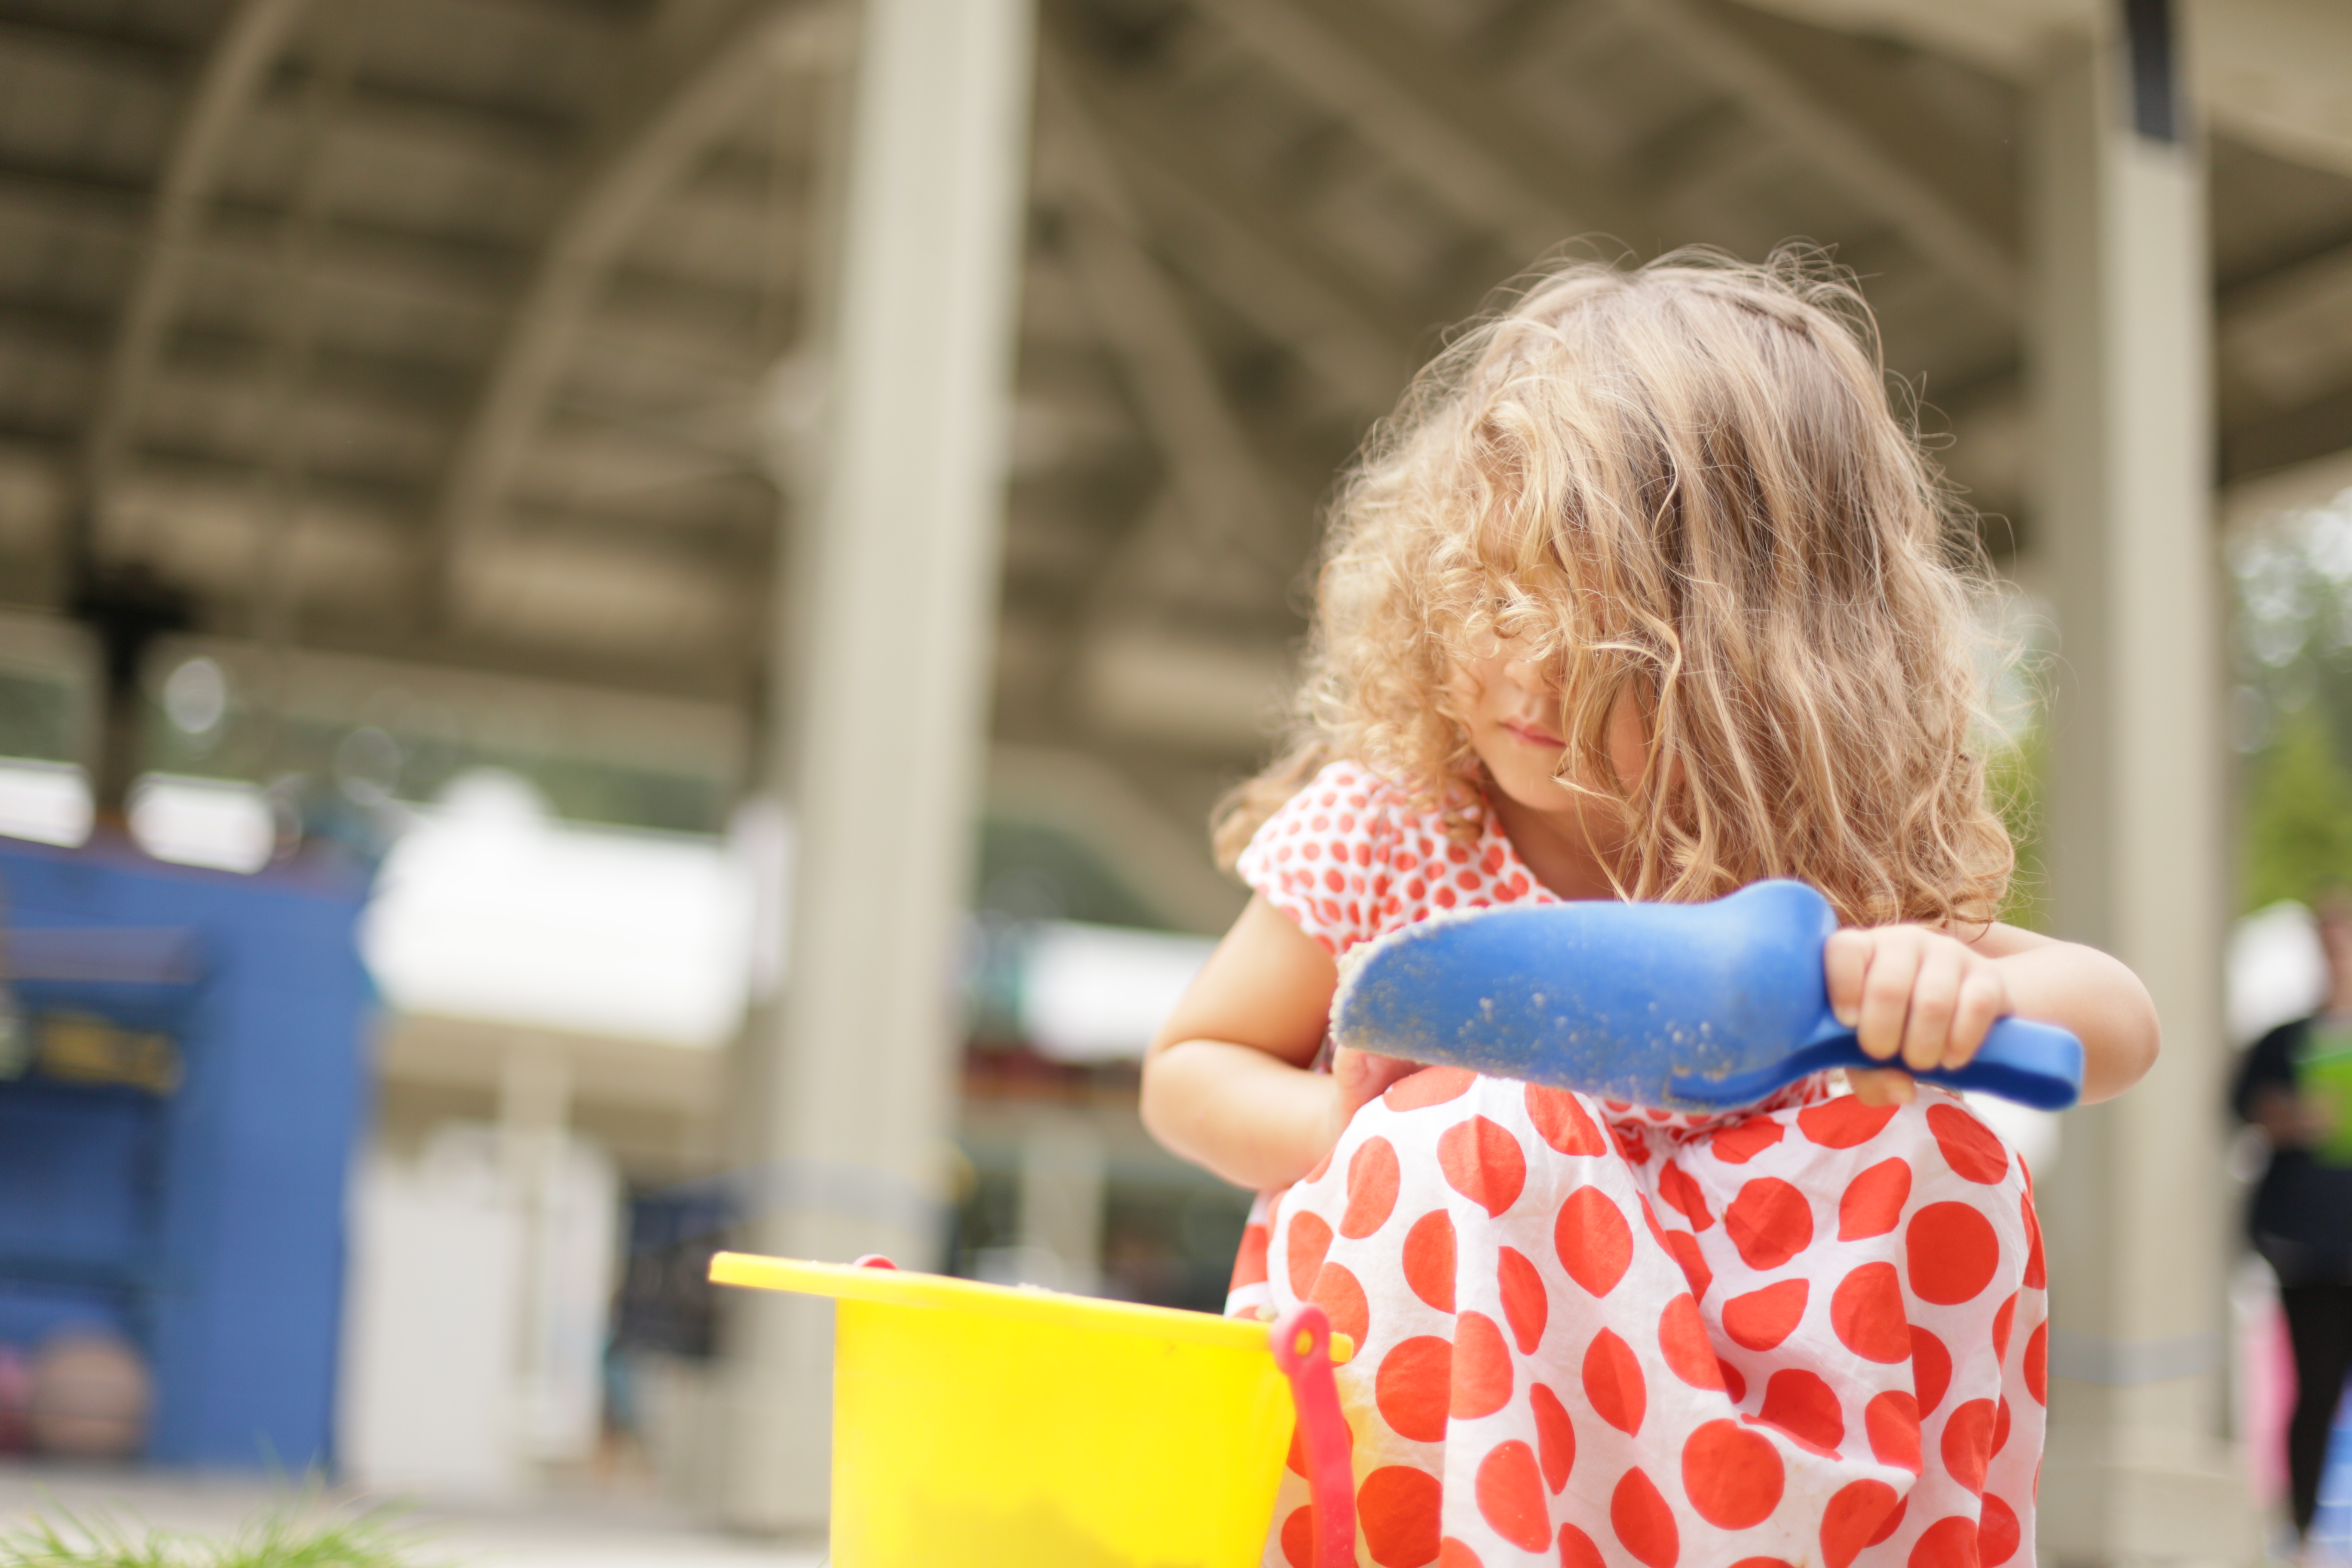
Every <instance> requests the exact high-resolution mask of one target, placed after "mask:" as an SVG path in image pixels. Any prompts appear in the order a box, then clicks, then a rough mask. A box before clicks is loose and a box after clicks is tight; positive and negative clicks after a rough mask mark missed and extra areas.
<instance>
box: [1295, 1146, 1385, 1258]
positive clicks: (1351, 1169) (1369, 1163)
mask: <svg viewBox="0 0 2352 1568" xmlns="http://www.w3.org/2000/svg"><path fill="white" fill-rule="evenodd" d="M1310 1179H1311V1178H1310ZM1402 1179H1403V1173H1402V1169H1401V1168H1400V1167H1399V1166H1398V1164H1397V1152H1396V1145H1395V1144H1393V1143H1391V1142H1389V1141H1388V1140H1387V1139H1385V1138H1367V1139H1365V1140H1364V1141H1363V1142H1361V1143H1360V1144H1358V1145H1357V1146H1356V1153H1355V1157H1354V1158H1353V1159H1351V1160H1349V1162H1348V1209H1347V1212H1346V1213H1345V1214H1343V1215H1340V1216H1339V1234H1340V1235H1341V1236H1344V1237H1348V1238H1349V1240H1351V1241H1354V1240H1360V1239H1362V1238H1363V1237H1368V1236H1370V1235H1371V1234H1372V1232H1374V1231H1376V1230H1378V1229H1380V1228H1381V1226H1383V1225H1386V1224H1387V1223H1388V1218H1389V1215H1390V1213H1391V1211H1393V1210H1394V1209H1395V1207H1396V1201H1397V1185H1398V1184H1399V1183H1400V1182H1401V1181H1402Z"/></svg>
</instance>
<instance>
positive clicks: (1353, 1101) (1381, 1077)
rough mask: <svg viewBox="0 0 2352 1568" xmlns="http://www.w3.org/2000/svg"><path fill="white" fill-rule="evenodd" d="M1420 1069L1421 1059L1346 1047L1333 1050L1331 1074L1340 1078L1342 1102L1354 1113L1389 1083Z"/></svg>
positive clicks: (1340, 1097) (1407, 1076) (1335, 1077)
mask: <svg viewBox="0 0 2352 1568" xmlns="http://www.w3.org/2000/svg"><path fill="white" fill-rule="evenodd" d="M1420 1070H1421V1064H1420V1063H1419V1062H1409V1061H1405V1060H1403V1059H1402V1058H1398V1057H1382V1056H1375V1055H1373V1054H1372V1053H1371V1052H1370V1051H1357V1050H1349V1048H1347V1047H1344V1046H1343V1047H1340V1048H1339V1049H1338V1050H1336V1051H1334V1052H1332V1053H1331V1076H1332V1077H1333V1078H1334V1079H1338V1080H1339V1100H1340V1103H1341V1104H1342V1105H1343V1106H1344V1107H1345V1108H1346V1109H1347V1110H1348V1111H1349V1112H1350V1113H1351V1114H1352V1113H1353V1112H1354V1111H1355V1110H1357V1109H1358V1108H1359V1107H1360V1106H1363V1105H1365V1104H1368V1103H1370V1101H1371V1100H1373V1099H1375V1098H1376V1097H1377V1096H1379V1095H1380V1094H1381V1092H1382V1091H1383V1090H1385V1089H1387V1088H1388V1087H1389V1085H1391V1084H1392V1083H1394V1082H1396V1081H1397V1080H1398V1079H1402V1078H1410V1077H1411V1076H1412V1074H1414V1073H1417V1072H1419V1071H1420Z"/></svg>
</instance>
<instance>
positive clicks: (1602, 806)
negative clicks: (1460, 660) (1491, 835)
mask: <svg viewBox="0 0 2352 1568" xmlns="http://www.w3.org/2000/svg"><path fill="white" fill-rule="evenodd" d="M1454 701H1455V704H1456V710H1457V711H1458V712H1460V713H1461V714H1462V716H1463V719H1464V721H1465V724H1466V725H1467V727H1468V729H1469V731H1470V746H1471V749H1472V750H1473V751H1475V752H1477V753H1478V760H1479V761H1480V762H1482V763H1486V773H1487V776H1488V777H1489V778H1491V779H1493V780H1494V782H1495V787H1496V789H1498V790H1499V791H1501V792H1502V794H1503V795H1504V796H1505V797H1506V799H1507V802H1508V803H1509V805H1517V806H1518V807H1520V808H1522V810H1523V811H1524V812H1526V813H1531V814H1533V815H1534V816H1537V817H1538V818H1539V819H1540V820H1541V821H1542V822H1543V824H1544V825H1545V826H1549V827H1550V828H1552V829H1553V830H1555V831H1557V832H1559V833H1561V834H1563V835H1565V836H1567V837H1570V838H1572V839H1576V840H1580V841H1583V842H1587V843H1590V844H1591V846H1592V847H1593V848H1594V850H1595V851H1596V852H1597V853H1600V854H1603V855H1613V853H1614V852H1615V850H1616V848H1617V847H1618V846H1619V843H1620V841H1621V840H1622V837H1623V833H1622V828H1621V826H1619V823H1618V820H1617V816H1616V814H1615V812H1614V811H1613V810H1612V809H1611V807H1610V805H1609V804H1608V803H1607V802H1606V801H1602V800H1596V799H1594V798H1593V797H1592V796H1591V795H1580V794H1579V793H1577V792H1576V791H1575V790H1572V789H1570V788H1569V787H1568V786H1567V785H1566V784H1561V783H1560V782H1559V779H1558V777H1557V776H1556V775H1557V774H1559V773H1560V771H1561V764H1562V763H1563V761H1564V760H1565V755H1566V752H1567V750H1568V742H1567V741H1566V740H1565V739H1564V738H1562V736H1561V735H1560V734H1559V706H1560V692H1559V686H1558V685H1557V684H1555V683H1554V682H1553V681H1552V680H1551V679H1550V678H1549V677H1548V676H1547V675H1546V674H1545V673H1544V671H1543V669H1542V668H1540V667H1539V666H1538V665H1535V664H1531V663H1529V662H1528V661H1527V660H1525V659H1520V658H1513V657H1511V654H1510V650H1509V649H1508V648H1507V647H1506V648H1504V649H1502V650H1501V651H1498V652H1497V653H1496V655H1495V656H1494V657H1493V658H1482V659H1477V660H1475V661H1472V662H1470V663H1467V664H1465V665H1464V666H1463V668H1462V669H1461V672H1460V674H1459V675H1458V676H1457V677H1456V679H1455V686H1454ZM1605 742H1606V745H1607V750H1608V754H1609V763H1610V766H1611V767H1612V769H1614V770H1615V772H1616V774H1617V779H1616V783H1617V784H1618V786H1619V787H1620V788H1621V789H1631V788H1632V787H1633V785H1634V784H1636V783H1637V782H1638V781H1639V780H1640V778H1641V776H1642V767H1643V761H1644V758H1645V756H1646V753H1647V751H1648V747H1649V737H1648V735H1647V733H1646V732H1645V731H1644V730H1643V723H1642V712H1641V708H1640V706H1639V704H1638V703H1636V702H1635V700H1633V694H1632V693H1631V692H1630V691H1629V692H1627V693H1626V694H1625V695H1623V696H1622V697H1620V698H1619V699H1618V700H1617V703H1616V706H1615V707H1613V708H1612V709H1611V710H1610V712H1609V730H1608V734H1607V736H1606V737H1605ZM1593 782H1594V783H1595V784H1598V783H1600V781H1598V780H1596V781H1593ZM1519 815H1520V813H1518V812H1513V811H1511V810H1510V809H1509V808H1508V806H1505V807H1504V810H1503V816H1504V825H1505V826H1506V827H1508V828H1511V829H1512V830H1513V832H1514V834H1515V836H1516V833H1517V824H1515V823H1514V822H1513V821H1512V818H1514V817H1515V816H1519Z"/></svg>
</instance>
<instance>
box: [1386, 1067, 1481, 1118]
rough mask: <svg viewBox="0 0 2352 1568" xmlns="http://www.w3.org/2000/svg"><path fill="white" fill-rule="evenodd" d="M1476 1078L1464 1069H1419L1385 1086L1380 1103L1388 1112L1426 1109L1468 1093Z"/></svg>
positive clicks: (1474, 1074) (1467, 1069)
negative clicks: (1410, 1075) (1407, 1076)
mask: <svg viewBox="0 0 2352 1568" xmlns="http://www.w3.org/2000/svg"><path fill="white" fill-rule="evenodd" d="M1477 1080H1478V1075H1477V1074H1476V1073H1474V1072H1472V1071H1471V1070H1470V1069H1469V1068H1422V1069H1421V1070H1420V1071H1419V1072H1417V1073H1414V1074H1413V1075H1412V1077H1411V1078H1401V1079H1397V1081H1396V1082H1394V1083H1392V1084H1391V1085H1389V1087H1388V1089H1387V1090H1386V1091H1385V1092H1383V1093H1382V1094H1381V1104H1383V1105H1385V1106H1387V1107H1388V1108H1389V1109H1390V1110H1428V1109H1429V1108H1430V1107H1431V1106H1433V1105H1444V1103H1445V1102H1446V1101H1447V1100H1459V1099H1461V1098H1462V1097H1463V1096H1464V1095H1465V1094H1467V1093H1469V1092H1470V1086H1471V1085H1472V1084H1473V1083H1475V1082H1476V1081H1477Z"/></svg>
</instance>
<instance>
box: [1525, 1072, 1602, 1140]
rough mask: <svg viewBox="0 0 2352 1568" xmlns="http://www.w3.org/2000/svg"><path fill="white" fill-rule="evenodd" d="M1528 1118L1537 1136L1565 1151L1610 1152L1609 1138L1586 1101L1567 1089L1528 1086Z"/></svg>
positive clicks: (1535, 1085)
mask: <svg viewBox="0 0 2352 1568" xmlns="http://www.w3.org/2000/svg"><path fill="white" fill-rule="evenodd" d="M1527 1107H1528V1122H1529V1123H1530V1124H1532V1125H1533V1126H1534V1128H1535V1130H1536V1136H1537V1137H1538V1138H1540V1139H1542V1140H1543V1141H1544V1142H1546V1143H1549V1144H1550V1145H1551V1146H1552V1147H1553V1148H1554V1149H1557V1150H1559V1152H1561V1153H1563V1154H1606V1153H1607V1152H1609V1143H1608V1141H1607V1140H1606V1139H1604V1138H1602V1137H1601V1129H1600V1127H1599V1126H1598V1125H1597V1124H1596V1123H1595V1122H1594V1121H1593V1120H1592V1117H1591V1114H1590V1113H1588V1112H1587V1111H1586V1110H1585V1109H1584V1107H1583V1105H1582V1104H1581V1103H1580V1102H1579V1101H1578V1100H1577V1098H1576V1096H1574V1095H1573V1094H1570V1092H1569V1091H1568V1090H1566V1089H1547V1088H1543V1087H1541V1086H1539V1085H1537V1084H1532V1083H1531V1084H1529V1085H1528V1088H1527Z"/></svg>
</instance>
